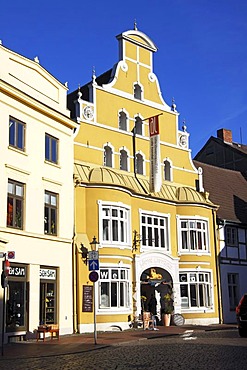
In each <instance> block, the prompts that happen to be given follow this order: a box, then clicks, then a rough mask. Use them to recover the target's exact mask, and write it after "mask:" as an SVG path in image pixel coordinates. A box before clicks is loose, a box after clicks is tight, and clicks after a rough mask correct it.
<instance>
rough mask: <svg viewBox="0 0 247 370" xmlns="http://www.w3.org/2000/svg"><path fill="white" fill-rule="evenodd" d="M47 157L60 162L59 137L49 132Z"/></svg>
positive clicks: (50, 160)
mask: <svg viewBox="0 0 247 370" xmlns="http://www.w3.org/2000/svg"><path fill="white" fill-rule="evenodd" d="M45 159H46V161H48V162H52V163H58V139H56V138H55V137H53V136H51V135H48V134H45Z"/></svg>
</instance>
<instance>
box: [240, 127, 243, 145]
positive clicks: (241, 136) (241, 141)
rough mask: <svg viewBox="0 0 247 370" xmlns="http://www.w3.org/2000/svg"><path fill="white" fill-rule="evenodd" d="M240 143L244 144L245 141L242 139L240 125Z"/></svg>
mask: <svg viewBox="0 0 247 370" xmlns="http://www.w3.org/2000/svg"><path fill="white" fill-rule="evenodd" d="M240 144H241V145H242V144H243V141H242V127H240Z"/></svg>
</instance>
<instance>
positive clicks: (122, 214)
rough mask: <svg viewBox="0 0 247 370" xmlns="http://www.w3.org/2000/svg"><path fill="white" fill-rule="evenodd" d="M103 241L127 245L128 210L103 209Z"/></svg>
mask: <svg viewBox="0 0 247 370" xmlns="http://www.w3.org/2000/svg"><path fill="white" fill-rule="evenodd" d="M102 227H103V233H102V236H103V241H109V242H118V243H127V240H128V210H126V209H124V208H123V207H117V206H116V207H114V206H104V207H102Z"/></svg>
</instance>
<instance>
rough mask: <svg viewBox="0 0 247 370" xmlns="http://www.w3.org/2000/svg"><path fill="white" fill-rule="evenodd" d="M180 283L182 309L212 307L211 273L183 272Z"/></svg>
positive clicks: (180, 275)
mask: <svg viewBox="0 0 247 370" xmlns="http://www.w3.org/2000/svg"><path fill="white" fill-rule="evenodd" d="M179 282H180V294H181V307H182V309H190V308H195V309H196V308H211V307H212V305H213V303H212V283H211V273H209V272H197V271H194V272H183V273H180V274H179Z"/></svg>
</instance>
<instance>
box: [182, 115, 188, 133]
mask: <svg viewBox="0 0 247 370" xmlns="http://www.w3.org/2000/svg"><path fill="white" fill-rule="evenodd" d="M185 123H186V122H185V118H184V120H183V126H182V130H183V132H186V130H187V126H186V125H185Z"/></svg>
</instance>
